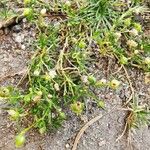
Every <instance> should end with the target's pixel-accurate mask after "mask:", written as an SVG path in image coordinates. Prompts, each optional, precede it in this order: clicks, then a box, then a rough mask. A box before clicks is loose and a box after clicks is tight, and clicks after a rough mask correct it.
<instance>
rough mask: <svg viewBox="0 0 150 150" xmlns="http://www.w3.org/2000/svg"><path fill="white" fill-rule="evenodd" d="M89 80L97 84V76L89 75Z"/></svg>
mask: <svg viewBox="0 0 150 150" xmlns="http://www.w3.org/2000/svg"><path fill="white" fill-rule="evenodd" d="M88 81H89V82H90V83H91V84H95V83H96V78H95V77H94V76H93V75H90V76H88Z"/></svg>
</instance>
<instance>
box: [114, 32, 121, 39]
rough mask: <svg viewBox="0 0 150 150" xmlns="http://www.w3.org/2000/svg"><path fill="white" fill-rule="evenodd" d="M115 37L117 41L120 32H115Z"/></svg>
mask: <svg viewBox="0 0 150 150" xmlns="http://www.w3.org/2000/svg"><path fill="white" fill-rule="evenodd" d="M115 37H116V38H117V40H119V39H120V37H121V33H120V32H116V33H115Z"/></svg>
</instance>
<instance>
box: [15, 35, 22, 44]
mask: <svg viewBox="0 0 150 150" xmlns="http://www.w3.org/2000/svg"><path fill="white" fill-rule="evenodd" d="M15 41H16V42H18V43H21V42H22V38H21V36H19V35H18V36H16V37H15Z"/></svg>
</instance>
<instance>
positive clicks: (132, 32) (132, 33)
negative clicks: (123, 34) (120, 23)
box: [129, 29, 138, 36]
mask: <svg viewBox="0 0 150 150" xmlns="http://www.w3.org/2000/svg"><path fill="white" fill-rule="evenodd" d="M129 33H130V35H132V36H137V35H138V31H137V30H136V29H132V30H130V32H129Z"/></svg>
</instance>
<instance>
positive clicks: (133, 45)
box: [127, 40, 138, 47]
mask: <svg viewBox="0 0 150 150" xmlns="http://www.w3.org/2000/svg"><path fill="white" fill-rule="evenodd" d="M127 45H128V46H129V47H137V46H138V44H137V43H136V42H135V41H133V40H128V41H127Z"/></svg>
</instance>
